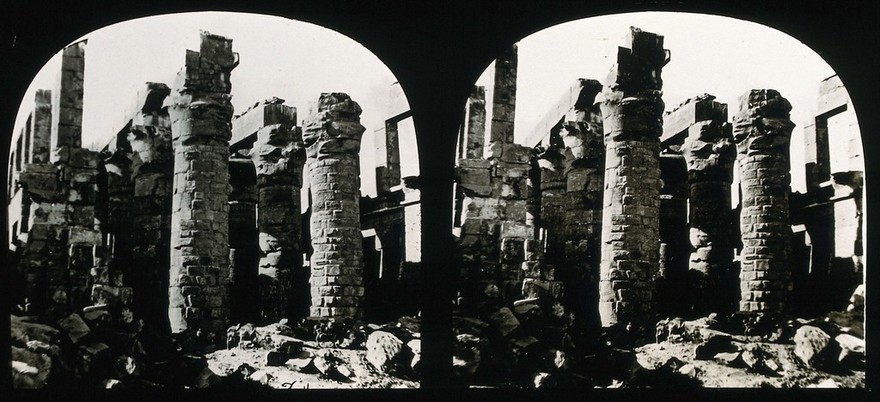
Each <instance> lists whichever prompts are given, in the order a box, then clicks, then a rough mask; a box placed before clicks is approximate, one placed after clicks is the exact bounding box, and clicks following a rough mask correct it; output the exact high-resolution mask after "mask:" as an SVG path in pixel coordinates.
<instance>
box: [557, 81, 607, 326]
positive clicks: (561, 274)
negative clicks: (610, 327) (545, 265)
mask: <svg viewBox="0 0 880 402" xmlns="http://www.w3.org/2000/svg"><path fill="white" fill-rule="evenodd" d="M584 87H585V91H582V93H581V95H582V98H581V99H579V101H578V103H576V104H575V108H574V110H572V111H571V112H570V113H569V115H568V116H566V119H565V122H564V129H563V130H562V131H561V132H560V134H561V136H562V141H563V144H564V145H565V153H564V156H565V179H566V185H565V190H566V193H565V203H564V205H565V212H564V214H563V217H564V218H563V221H562V230H563V239H564V240H563V241H564V246H563V253H562V255H563V258H564V261H563V262H562V263H561V264H557V276H558V278H559V280H561V281H562V282H563V283H564V284H565V289H566V295H567V296H566V300H567V303H566V304H567V305H568V306H570V308H571V309H572V310H573V312H574V313H575V315H576V316H578V317H584V318H585V320H586V321H585V323H586V324H587V325H588V326H591V327H592V326H598V325H599V316H598V311H597V310H596V302H597V301H598V299H599V295H598V293H597V292H598V281H599V262H600V260H601V259H600V255H599V242H600V236H601V232H602V192H603V189H604V185H603V181H604V179H605V172H604V169H603V167H604V164H605V144H604V141H603V138H602V114H601V112H600V110H599V106H598V105H597V104H594V100H595V95H596V94H598V93H599V92H600V91H601V90H602V86H601V84H599V83H598V82H597V81H593V80H587V81H585V82H584ZM584 95H586V96H584Z"/></svg>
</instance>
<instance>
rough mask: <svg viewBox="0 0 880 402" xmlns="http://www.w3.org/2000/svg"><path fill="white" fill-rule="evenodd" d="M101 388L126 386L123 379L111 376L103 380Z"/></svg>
mask: <svg viewBox="0 0 880 402" xmlns="http://www.w3.org/2000/svg"><path fill="white" fill-rule="evenodd" d="M101 388H104V389H119V388H125V384H123V383H122V381H119V380H117V379H114V378H109V379H106V380H104V381H102V382H101Z"/></svg>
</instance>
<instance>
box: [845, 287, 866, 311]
mask: <svg viewBox="0 0 880 402" xmlns="http://www.w3.org/2000/svg"><path fill="white" fill-rule="evenodd" d="M846 311H850V312H864V311H865V284H864V283H862V284H860V285H859V286H858V287H856V290H855V291H854V292H853V294H852V296H851V297H850V298H849V306H848V307H847V308H846Z"/></svg>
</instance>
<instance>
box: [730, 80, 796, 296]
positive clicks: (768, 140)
mask: <svg viewBox="0 0 880 402" xmlns="http://www.w3.org/2000/svg"><path fill="white" fill-rule="evenodd" d="M790 111H791V104H789V102H788V100H786V99H785V98H783V97H782V96H781V95H780V94H779V92H777V91H775V90H772V89H765V90H751V91H750V92H748V93H746V94H744V95H743V96H742V97H741V98H740V112H739V113H738V114H737V115H736V116H735V117H734V119H733V137H734V140H735V141H736V147H737V151H738V153H739V154H738V155H737V160H738V161H739V173H740V188H741V190H742V211H741V214H740V229H741V233H742V243H743V248H742V252H741V253H740V264H741V270H740V292H741V299H740V303H739V309H740V310H742V311H757V312H777V313H778V312H784V311H786V310H787V309H788V307H789V305H788V302H789V294H790V293H791V290H792V282H791V267H789V265H788V262H789V261H788V259H789V253H790V249H791V244H790V241H791V224H790V220H789V199H788V197H789V193H790V191H791V189H790V186H791V174H790V170H791V166H790V161H789V143H790V140H791V132H792V130H793V129H794V123H792V122H791V120H790V119H789V112H790Z"/></svg>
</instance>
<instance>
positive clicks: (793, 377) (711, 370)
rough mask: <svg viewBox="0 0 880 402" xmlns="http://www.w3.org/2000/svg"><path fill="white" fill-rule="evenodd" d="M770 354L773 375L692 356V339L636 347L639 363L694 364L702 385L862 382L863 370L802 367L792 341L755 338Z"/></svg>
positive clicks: (794, 385) (857, 384) (844, 385)
mask: <svg viewBox="0 0 880 402" xmlns="http://www.w3.org/2000/svg"><path fill="white" fill-rule="evenodd" d="M757 344H758V345H760V347H761V348H762V349H764V350H765V351H767V352H769V353H770V354H771V355H773V356H775V358H776V361H777V362H778V363H779V366H780V367H781V368H782V371H781V375H780V376H777V377H772V376H767V375H762V374H759V373H753V372H749V371H747V370H746V369H744V368H734V367H728V366H726V365H724V364H720V363H717V362H715V361H713V360H694V359H693V351H694V347H695V345H694V344H692V343H669V342H661V343H652V344H648V345H645V346H642V347H640V348H638V349H636V353H637V358H638V362H639V364H641V365H642V366H643V367H646V368H655V367H658V366H660V365H662V364H663V363H664V362H666V361H667V360H668V359H669V358H671V357H676V358H678V359H680V360H682V361H683V362H685V363H691V364H693V365H694V366H696V367H697V370H698V374H697V378H698V379H699V380H701V381H702V382H703V386H704V387H724V388H731V387H734V388H756V387H774V388H775V387H781V388H800V387H811V386H829V385H831V383H830V382H829V381H828V379H831V380H833V381H834V383H836V384H837V387H840V388H862V387H864V386H865V372H864V371H854V372H851V373H850V374H847V375H836V374H829V373H826V372H824V371H819V370H815V369H812V368H809V367H805V366H804V365H803V364H802V363H800V361H799V360H798V359H797V357H796V356H795V355H794V345H788V344H778V343H765V342H757Z"/></svg>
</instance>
